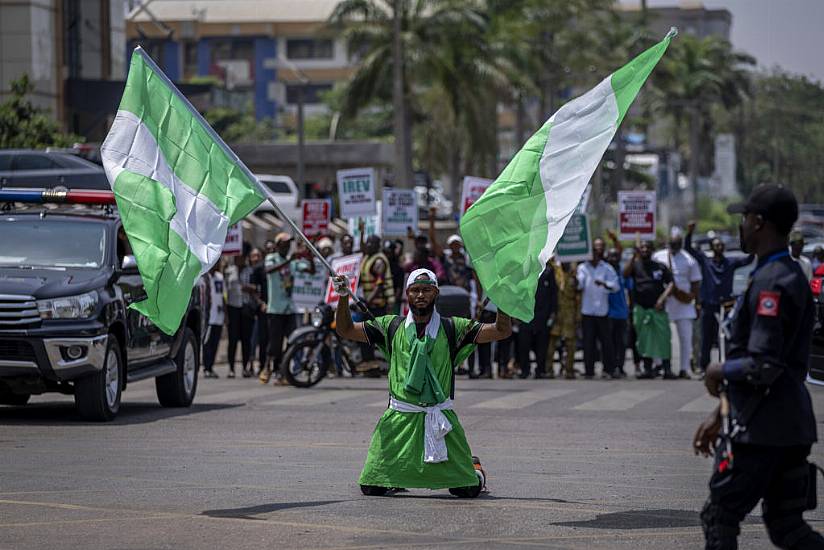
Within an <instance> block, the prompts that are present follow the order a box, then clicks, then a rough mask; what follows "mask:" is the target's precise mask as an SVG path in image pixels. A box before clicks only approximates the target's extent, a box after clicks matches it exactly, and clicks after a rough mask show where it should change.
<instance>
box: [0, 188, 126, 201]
mask: <svg viewBox="0 0 824 550" xmlns="http://www.w3.org/2000/svg"><path fill="white" fill-rule="evenodd" d="M0 202H25V203H31V204H43V203H57V204H114V203H115V202H114V193H113V192H112V191H98V190H95V189H72V190H68V191H62V190H55V189H0Z"/></svg>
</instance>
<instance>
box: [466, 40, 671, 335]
mask: <svg viewBox="0 0 824 550" xmlns="http://www.w3.org/2000/svg"><path fill="white" fill-rule="evenodd" d="M675 34H676V31H675V29H672V30H671V31H670V32H669V33H668V34H667V36H666V37H665V38H664V39H663V40H662V41H661V42H659V43H658V44H656V45H654V46H653V47H651V48H650V49H648V50H647V51H645V52H644V53H642V54H641V55H639V56H638V57H636V58H635V59H633V60H632V61H630V62H629V63H627V64H626V65H624V66H623V67H621V68H620V69H618V70H617V71H616V72H614V73H613V74H611V75H610V76H608V77H607V78H605V79H604V80H603V81H601V83H600V84H598V85H597V86H596V87H595V88H593V89H591V90H590V91H588V92H587V93H585V94H584V95H582V96H580V97H578V98H576V99H574V100H572V101H570V102H569V103H567V104H565V105H564V106H563V107H561V108H560V109H558V111H557V112H556V113H555V114H554V115H552V116H551V117H550V118H549V120H547V121H546V123H545V124H544V125H543V126H542V127H541V128H540V129H539V130H538V131H537V132H536V133H535V135H533V136H532V137H531V138H529V140H528V141H527V142H526V144H525V145H524V147H523V148H522V149H521V150H520V151H518V153H517V154H516V155H515V157H514V158H513V159H512V160H511V161H510V162H509V164H508V165H507V167H506V168H504V171H503V172H501V175H500V176H498V178H497V179H496V180H495V182H494V183H493V184H492V185H491V186H490V187H489V188H488V189H487V190H486V192H485V193H484V194H483V196H481V198H480V199H479V200H478V201H477V202H475V204H473V205H472V206H471V207H470V209H469V210H468V211H467V212H466V214H465V215H464V216H463V218H462V219H461V234H462V235H463V239H464V245H465V246H466V250H467V252H469V256H470V258H471V259H472V263H473V265H474V267H475V270H476V271H477V273H478V278H479V279H480V281H481V285H482V286H483V289H484V291H485V292H486V293H487V294H488V295H489V297H490V299H491V300H492V302H493V303H494V304H496V305H497V306H498V307H499V308H500V309H501V310H503V311H504V312H506V313H507V314H509V315H511V316H513V317H515V318H516V319H521V320H522V321H530V320H532V317H533V315H534V309H535V291H536V289H537V287H538V278H539V277H540V276H541V273H542V272H543V271H544V268H545V267H546V264H547V261H548V260H549V258H550V257H551V256H552V253H553V252H554V250H555V246H556V245H557V244H558V240H559V239H560V238H561V235H562V234H563V232H564V228H565V227H566V225H567V222H569V219H570V217H571V216H572V214H573V212H574V211H575V208H576V207H577V206H578V203H579V201H580V200H581V196H582V195H583V192H584V190H585V189H586V186H587V184H588V183H589V180H590V178H591V177H592V174H593V173H594V172H595V169H596V168H597V167H598V163H599V162H600V160H601V157H602V156H603V154H604V152H605V151H606V149H607V147H608V146H609V144H610V142H611V141H612V137H613V136H614V135H615V132H616V130H617V129H618V126H620V124H621V121H622V120H623V118H624V116H625V115H626V113H627V111H628V110H629V107H630V105H631V104H632V101H633V100H634V99H635V96H636V95H637V94H638V90H640V89H641V86H642V85H643V84H644V82H645V81H646V79H647V77H648V76H649V74H650V73H651V72H652V69H653V68H654V67H655V65H656V64H657V63H658V60H659V59H661V56H662V55H663V54H664V52H665V51H666V49H667V46H669V43H670V40H672V38H673V37H674V36H675Z"/></svg>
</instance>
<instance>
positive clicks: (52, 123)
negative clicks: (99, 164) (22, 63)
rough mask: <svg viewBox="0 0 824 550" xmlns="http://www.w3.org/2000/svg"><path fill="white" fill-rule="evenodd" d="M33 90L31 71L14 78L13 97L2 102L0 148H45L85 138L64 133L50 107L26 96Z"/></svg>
mask: <svg viewBox="0 0 824 550" xmlns="http://www.w3.org/2000/svg"><path fill="white" fill-rule="evenodd" d="M32 91H34V84H32V83H31V82H30V81H29V77H28V75H25V74H24V75H23V76H21V77H20V78H19V79H18V80H13V81H12V82H11V97H10V98H9V99H8V100H7V101H5V102H4V103H2V104H0V149H42V148H44V147H68V146H71V145H72V144H73V143H76V142H79V141H83V138H81V137H80V136H76V135H73V134H65V133H63V132H62V131H61V130H60V125H59V124H58V123H57V121H56V120H55V119H54V118H53V117H52V116H51V114H50V113H49V111H48V110H47V109H43V108H41V107H36V106H35V105H33V104H32V103H31V101H29V100H28V99H26V96H27V95H28V94H30V93H31V92H32Z"/></svg>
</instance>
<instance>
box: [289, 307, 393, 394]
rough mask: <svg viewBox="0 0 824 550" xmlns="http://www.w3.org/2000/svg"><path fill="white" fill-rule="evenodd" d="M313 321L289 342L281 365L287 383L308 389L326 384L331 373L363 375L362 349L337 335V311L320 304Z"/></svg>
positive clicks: (313, 313) (294, 334) (292, 335)
mask: <svg viewBox="0 0 824 550" xmlns="http://www.w3.org/2000/svg"><path fill="white" fill-rule="evenodd" d="M310 319H311V323H310V324H309V325H306V326H304V327H301V328H299V329H297V330H295V331H294V332H293V333H292V334H291V335H290V336H289V339H288V341H287V344H286V353H285V354H284V356H283V361H282V362H281V364H280V371H281V374H282V375H283V377H284V378H285V379H286V381H287V382H289V384H291V385H292V386H295V387H298V388H309V387H311V386H314V385H315V384H317V383H318V382H320V381H321V380H323V378H325V377H326V376H327V374H329V370H330V369H334V370H335V373H336V375H337V376H346V375H347V374H348V375H349V376H357V375H358V374H361V373H360V372H359V371H358V366H359V365H361V364H362V363H363V357H362V356H361V351H360V347H359V346H358V344H357V343H356V342H351V341H349V340H345V339H343V338H341V337H340V336H338V334H337V332H335V310H333V309H332V308H331V307H330V306H328V305H326V304H320V305H318V306H317V307H315V309H314V311H313V312H312V314H311V317H310ZM373 370H374V369H373ZM381 370H384V369H381ZM367 373H369V374H374V373H373V372H372V370H370V371H367V372H364V374H367ZM377 374H378V375H380V372H378V373H377Z"/></svg>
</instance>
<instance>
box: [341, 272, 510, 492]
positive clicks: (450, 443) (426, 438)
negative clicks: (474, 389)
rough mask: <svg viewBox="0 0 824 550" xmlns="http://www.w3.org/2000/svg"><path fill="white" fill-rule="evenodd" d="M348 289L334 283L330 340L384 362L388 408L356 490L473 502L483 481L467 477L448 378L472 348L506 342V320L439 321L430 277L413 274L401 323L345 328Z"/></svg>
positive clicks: (470, 470)
mask: <svg viewBox="0 0 824 550" xmlns="http://www.w3.org/2000/svg"><path fill="white" fill-rule="evenodd" d="M348 287H349V283H348V281H347V279H346V277H343V276H340V277H337V278H336V279H335V288H336V289H337V291H338V293H339V294H340V296H341V298H340V302H339V304H338V309H337V312H336V326H337V332H338V334H339V335H340V336H341V337H343V338H349V339H350V340H355V341H357V342H363V343H367V344H369V345H371V346H378V347H379V348H380V349H381V351H382V352H383V353H384V355H385V356H386V357H387V361H388V362H389V407H388V409H387V410H386V412H385V413H384V414H383V416H382V417H381V419H380V421H379V422H378V425H377V427H376V428H375V432H374V435H373V437H372V442H371V444H370V447H369V453H368V455H367V458H366V464H365V465H364V468H363V471H362V472H361V476H360V480H359V483H360V485H361V490H362V491H363V493H364V494H365V495H383V494H386V493H387V492H389V491H390V490H392V489H398V488H413V487H415V488H428V489H449V490H450V492H452V493H453V494H455V495H458V496H462V497H475V496H477V495H478V494H479V493H480V492H481V489H482V488H483V485H484V478H483V477H481V476H480V475H478V474H476V473H475V471H476V466H475V465H474V464H473V462H474V460H473V457H472V454H471V452H470V449H469V444H468V443H467V441H466V436H465V434H464V431H463V428H462V427H461V424H460V423H459V421H458V417H457V415H456V414H455V412H454V411H453V410H452V407H453V401H452V400H453V399H454V382H455V379H454V374H453V372H454V367H455V365H457V364H460V363H461V362H462V361H463V360H464V359H466V357H467V356H468V355H469V354H470V353H472V351H473V350H474V349H475V345H476V344H480V343H485V342H492V341H496V340H500V339H503V338H506V337H507V336H508V335H509V334H510V332H511V322H510V318H509V316H507V315H505V314H504V313H501V312H499V313H498V316H497V318H496V321H495V323H490V324H482V323H478V322H477V321H473V320H470V319H463V318H459V317H452V318H442V317H441V316H440V315H439V314H438V311H437V309H436V307H435V302H436V300H437V298H438V293H439V290H438V279H437V276H436V275H435V273H433V272H432V271H431V270H428V269H418V270H415V271H413V272H412V273H410V274H409V277H408V279H407V281H406V296H407V299H408V301H409V308H410V311H409V313H408V314H407V315H406V317H401V316H397V315H386V316H383V317H378V318H377V319H372V320H369V321H366V322H362V323H353V322H352V316H351V312H350V310H349V296H348V293H347V292H348V291H347V289H348ZM477 466H478V467H479V466H480V464H477Z"/></svg>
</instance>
